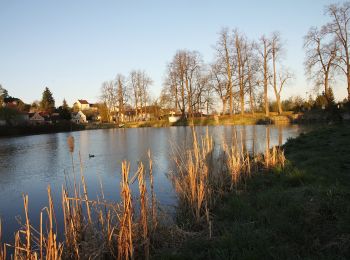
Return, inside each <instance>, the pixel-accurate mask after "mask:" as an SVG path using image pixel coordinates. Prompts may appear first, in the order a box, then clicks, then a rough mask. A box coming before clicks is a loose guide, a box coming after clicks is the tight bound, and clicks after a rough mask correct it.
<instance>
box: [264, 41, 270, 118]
mask: <svg viewBox="0 0 350 260" xmlns="http://www.w3.org/2000/svg"><path fill="white" fill-rule="evenodd" d="M267 69H268V68H267V46H266V43H265V45H264V100H265V116H267V117H268V116H269V114H270V113H269V112H270V111H269V100H268V96H267V86H268V85H267V78H268V75H267V74H268V71H267Z"/></svg>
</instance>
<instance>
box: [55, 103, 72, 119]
mask: <svg viewBox="0 0 350 260" xmlns="http://www.w3.org/2000/svg"><path fill="white" fill-rule="evenodd" d="M58 113H59V114H60V118H62V119H64V120H71V118H72V117H71V109H70V108H69V106H68V104H67V101H66V99H63V103H62V106H60V107H59V108H58Z"/></svg>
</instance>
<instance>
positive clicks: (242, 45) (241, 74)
mask: <svg viewBox="0 0 350 260" xmlns="http://www.w3.org/2000/svg"><path fill="white" fill-rule="evenodd" d="M234 44H235V52H236V55H235V58H236V64H237V81H238V87H239V90H238V91H239V100H240V111H241V115H243V114H244V94H245V83H246V80H245V78H246V75H245V73H246V71H245V69H246V65H247V60H248V43H247V39H246V37H245V36H244V35H243V34H241V33H239V32H238V30H234Z"/></svg>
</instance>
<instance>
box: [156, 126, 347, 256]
mask: <svg viewBox="0 0 350 260" xmlns="http://www.w3.org/2000/svg"><path fill="white" fill-rule="evenodd" d="M285 149H286V155H287V158H288V160H289V162H288V165H287V167H286V168H285V169H283V170H281V169H275V170H274V171H273V172H270V173H262V174H260V175H256V176H255V177H253V178H252V179H251V180H250V181H249V182H248V183H246V185H245V188H242V191H241V192H240V193H238V194H230V195H228V196H227V197H226V198H224V200H223V202H222V203H221V204H220V205H218V207H217V210H216V211H215V212H214V216H213V217H214V221H213V223H214V237H213V238H212V239H207V238H203V237H199V238H193V239H191V240H190V241H188V242H186V243H185V245H184V246H183V247H182V248H181V249H178V250H170V251H168V252H165V253H164V254H162V255H158V256H157V257H163V258H167V259H349V258H350V126H349V125H342V126H333V127H329V128H326V129H319V130H317V131H315V132H311V133H308V134H305V135H302V136H300V137H299V138H297V139H294V140H289V141H288V142H287V144H286V145H285Z"/></svg>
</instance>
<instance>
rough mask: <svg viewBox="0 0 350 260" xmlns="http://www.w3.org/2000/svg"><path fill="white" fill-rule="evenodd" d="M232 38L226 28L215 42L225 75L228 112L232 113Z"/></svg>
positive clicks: (217, 57)
mask: <svg viewBox="0 0 350 260" xmlns="http://www.w3.org/2000/svg"><path fill="white" fill-rule="evenodd" d="M233 42H234V40H233V39H232V36H231V35H230V34H229V31H228V29H227V28H224V29H222V30H221V32H220V33H219V40H218V41H217V43H216V47H215V50H216V59H217V61H218V62H219V63H220V64H223V65H224V68H225V70H224V72H225V75H226V81H225V82H226V84H227V94H228V100H229V113H230V115H232V114H233V79H232V77H233V69H232V68H233V67H234V65H233V47H234V44H233Z"/></svg>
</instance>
